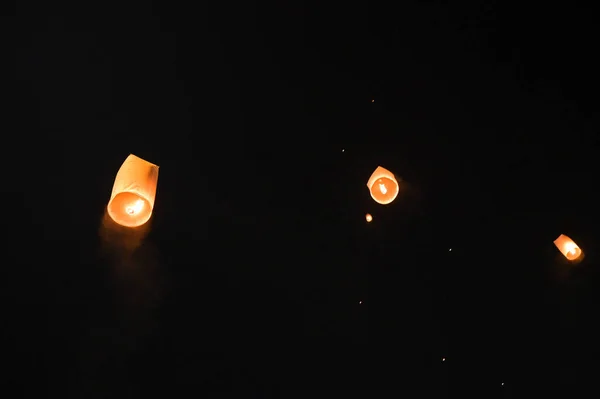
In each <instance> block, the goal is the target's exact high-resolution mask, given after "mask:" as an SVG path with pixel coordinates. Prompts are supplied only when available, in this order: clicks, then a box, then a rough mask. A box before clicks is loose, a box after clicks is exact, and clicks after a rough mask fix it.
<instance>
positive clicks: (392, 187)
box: [367, 166, 400, 205]
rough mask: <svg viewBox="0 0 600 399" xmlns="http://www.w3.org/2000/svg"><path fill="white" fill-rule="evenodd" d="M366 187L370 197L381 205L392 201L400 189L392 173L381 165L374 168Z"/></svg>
mask: <svg viewBox="0 0 600 399" xmlns="http://www.w3.org/2000/svg"><path fill="white" fill-rule="evenodd" d="M367 187H369V191H370V192H371V197H372V198H373V199H374V200H375V202H377V203H378V204H381V205H387V204H389V203H391V202H392V201H394V200H395V199H396V197H397V196H398V192H399V191H400V187H399V186H398V181H397V180H396V178H395V177H394V174H393V173H392V172H390V171H389V170H387V169H384V168H382V167H381V166H378V167H377V169H375V172H373V174H372V175H371V177H370V178H369V181H368V182H367Z"/></svg>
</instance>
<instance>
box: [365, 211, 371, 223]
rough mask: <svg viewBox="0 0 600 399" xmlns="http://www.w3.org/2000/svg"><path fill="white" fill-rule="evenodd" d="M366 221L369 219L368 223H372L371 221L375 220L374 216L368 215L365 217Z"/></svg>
mask: <svg viewBox="0 0 600 399" xmlns="http://www.w3.org/2000/svg"><path fill="white" fill-rule="evenodd" d="M365 219H367V222H369V223H371V220H373V216H371V214H370V213H367V214H366V215H365Z"/></svg>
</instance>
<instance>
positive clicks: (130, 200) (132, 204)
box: [108, 192, 152, 227]
mask: <svg viewBox="0 0 600 399" xmlns="http://www.w3.org/2000/svg"><path fill="white" fill-rule="evenodd" d="M108 213H109V215H110V217H111V218H112V219H113V220H114V221H115V222H117V223H118V224H120V225H123V226H126V227H137V226H141V225H143V224H144V223H146V222H147V221H148V220H150V216H151V215H152V207H151V206H150V203H149V202H148V200H146V199H145V198H143V197H141V196H140V195H138V194H135V193H130V192H122V193H119V194H117V195H116V196H115V197H114V198H113V200H112V201H111V202H110V204H109V205H108Z"/></svg>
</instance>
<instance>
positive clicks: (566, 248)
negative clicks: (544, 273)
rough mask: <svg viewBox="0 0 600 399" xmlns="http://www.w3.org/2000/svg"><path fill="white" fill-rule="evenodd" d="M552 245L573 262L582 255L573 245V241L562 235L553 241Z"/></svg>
mask: <svg viewBox="0 0 600 399" xmlns="http://www.w3.org/2000/svg"><path fill="white" fill-rule="evenodd" d="M554 245H556V248H558V250H559V251H560V252H561V253H562V254H563V255H564V256H565V258H567V259H568V260H575V259H577V258H579V257H580V256H581V254H582V251H581V248H579V246H578V245H577V244H575V241H573V240H571V239H570V238H569V237H567V236H566V235H564V234H561V235H560V236H558V238H557V239H556V240H554Z"/></svg>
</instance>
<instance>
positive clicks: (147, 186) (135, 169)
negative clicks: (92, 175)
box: [107, 154, 158, 227]
mask: <svg viewBox="0 0 600 399" xmlns="http://www.w3.org/2000/svg"><path fill="white" fill-rule="evenodd" d="M157 182H158V166H156V165H154V164H152V163H150V162H148V161H145V160H143V159H142V158H139V157H136V156H135V155H133V154H131V155H129V156H128V157H127V159H126V160H125V162H123V165H121V168H120V169H119V171H118V172H117V177H116V178H115V183H114V185H113V190H112V193H111V196H110V201H109V202H108V206H107V210H108V214H109V215H110V217H111V219H112V220H114V221H115V222H116V223H118V224H120V225H122V226H125V227H138V226H141V225H143V224H144V223H146V222H147V221H148V220H150V217H151V216H152V210H153V208H154V200H155V197H156V185H157Z"/></svg>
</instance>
